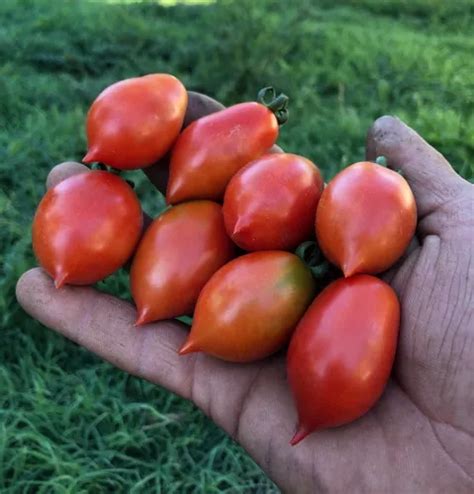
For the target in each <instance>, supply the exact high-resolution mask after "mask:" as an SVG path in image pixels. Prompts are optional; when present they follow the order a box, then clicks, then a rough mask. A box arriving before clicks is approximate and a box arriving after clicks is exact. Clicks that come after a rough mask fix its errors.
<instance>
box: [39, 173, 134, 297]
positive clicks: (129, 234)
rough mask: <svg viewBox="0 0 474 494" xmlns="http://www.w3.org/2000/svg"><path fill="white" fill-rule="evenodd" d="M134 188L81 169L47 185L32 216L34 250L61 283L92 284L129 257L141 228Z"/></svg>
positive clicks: (120, 180)
mask: <svg viewBox="0 0 474 494" xmlns="http://www.w3.org/2000/svg"><path fill="white" fill-rule="evenodd" d="M142 222H143V218H142V211H141V207H140V203H139V202H138V199H137V196H136V195H135V193H134V192H133V190H132V188H131V187H130V186H129V185H128V184H127V183H126V182H125V181H124V180H122V179H121V178H119V177H117V176H116V175H113V174H112V173H108V172H104V171H91V172H89V173H81V174H79V175H74V176H72V177H69V178H67V179H66V180H63V181H62V182H60V183H59V184H58V185H56V186H55V187H53V188H52V189H49V190H48V192H47V193H46V194H45V196H44V197H43V199H42V200H41V202H40V204H39V206H38V209H37V210H36V214H35V218H34V220H33V249H34V252H35V255H36V257H37V259H38V261H39V263H40V264H41V266H42V267H43V269H44V270H45V271H46V272H47V273H48V274H49V275H50V276H51V277H52V278H53V279H54V282H55V285H56V287H57V288H59V287H60V286H62V285H63V284H65V283H67V284H71V285H89V284H92V283H95V282H97V281H99V280H102V279H103V278H105V277H106V276H108V275H110V274H112V273H113V272H114V271H116V270H117V269H119V268H120V267H121V266H122V265H123V264H125V263H126V262H127V260H128V259H129V258H130V256H131V255H132V253H133V250H134V248H135V246H136V244H137V242H138V239H139V237H140V233H141V229H142Z"/></svg>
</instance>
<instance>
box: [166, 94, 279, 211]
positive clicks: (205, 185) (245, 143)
mask: <svg viewBox="0 0 474 494" xmlns="http://www.w3.org/2000/svg"><path fill="white" fill-rule="evenodd" d="M276 100H278V98H277V99H276ZM276 100H275V101H276ZM282 101H284V100H282ZM285 101H286V100H285ZM285 101H284V102H283V105H286V103H285ZM277 114H278V110H277ZM277 137H278V120H277V117H276V116H275V114H274V112H273V111H272V110H271V109H270V108H268V107H267V106H265V105H264V104H261V103H256V102H250V103H241V104H238V105H234V106H231V107H229V108H226V109H225V110H221V111H219V112H217V113H213V114H212V115H207V116H205V117H202V118H200V119H198V120H195V121H194V122H193V123H192V124H191V125H189V126H188V127H186V129H185V130H184V131H183V132H182V133H181V135H180V136H179V138H178V140H177V141H176V144H175V146H174V147H173V151H172V154H171V161H170V178H169V182H168V188H167V192H166V199H167V201H168V203H169V204H176V203H178V202H183V201H187V200H190V199H212V200H216V201H219V200H221V199H222V198H223V196H224V191H225V188H226V186H227V184H228V183H229V180H230V179H231V178H232V176H233V175H234V174H235V173H236V172H237V171H238V170H240V168H242V167H243V166H244V165H246V164H247V163H249V162H250V161H252V160H254V159H256V158H258V157H259V156H261V155H263V154H264V153H265V152H266V151H268V149H269V148H271V147H272V146H273V144H275V142H276V140H277Z"/></svg>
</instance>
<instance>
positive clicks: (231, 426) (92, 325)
mask: <svg viewBox="0 0 474 494" xmlns="http://www.w3.org/2000/svg"><path fill="white" fill-rule="evenodd" d="M16 296H17V300H18V302H19V303H20V305H21V306H22V307H23V309H24V310H25V311H26V312H27V313H28V314H30V315H31V316H32V317H34V318H35V319H37V320H38V321H40V322H41V323H42V324H44V325H45V326H48V327H49V328H51V329H53V330H55V331H57V332H58V333H60V334H62V335H64V336H65V337H66V338H68V339H70V340H72V341H74V342H76V343H78V344H79V345H82V346H84V347H85V348H87V349H88V350H90V351H91V352H93V353H95V354H97V355H98V356H100V357H102V358H103V359H105V360H107V361H108V362H110V363H112V364H114V365H116V366H117V367H119V368H120V369H122V370H124V371H126V372H128V373H130V374H133V375H135V376H138V377H141V378H144V379H147V380H148V381H151V382H153V383H155V384H159V385H161V386H164V387H166V388H168V389H169V390H171V391H173V392H174V393H177V394H179V395H181V396H183V397H184V398H187V399H191V400H193V401H194V402H195V403H196V405H198V406H199V407H200V408H201V409H202V410H203V411H204V412H205V413H206V414H208V415H210V416H211V418H212V419H213V420H215V421H216V422H217V424H218V425H220V426H221V427H222V428H224V430H226V431H227V432H229V433H230V434H232V433H233V432H235V424H236V422H237V420H238V416H239V410H240V404H241V402H242V400H243V397H244V396H245V393H246V391H247V389H248V387H249V383H251V382H252V381H253V380H254V377H255V375H256V373H257V372H258V369H257V368H256V367H255V366H253V365H234V364H229V363H227V362H222V361H219V360H217V359H214V358H211V357H206V356H205V355H203V354H192V355H186V356H183V357H180V356H179V355H178V353H177V351H178V349H179V348H180V347H181V346H182V344H183V342H184V340H185V339H186V336H187V330H186V327H185V326H184V325H182V324H180V323H178V322H174V321H163V322H159V323H155V324H148V325H146V326H143V327H140V328H136V327H134V322H135V320H136V311H135V308H134V307H133V306H132V305H131V304H129V303H127V302H124V301H122V300H119V299H117V298H115V297H112V296H111V295H108V294H105V293H101V292H99V291H97V290H95V289H94V288H91V287H78V286H67V285H66V286H64V287H63V288H61V289H59V290H58V289H56V288H54V285H53V282H52V280H51V279H50V278H49V277H48V276H47V275H46V274H45V272H44V271H43V270H42V269H40V268H35V269H32V270H30V271H28V272H26V273H25V274H23V276H22V277H21V278H20V280H19V281H18V283H17V287H16Z"/></svg>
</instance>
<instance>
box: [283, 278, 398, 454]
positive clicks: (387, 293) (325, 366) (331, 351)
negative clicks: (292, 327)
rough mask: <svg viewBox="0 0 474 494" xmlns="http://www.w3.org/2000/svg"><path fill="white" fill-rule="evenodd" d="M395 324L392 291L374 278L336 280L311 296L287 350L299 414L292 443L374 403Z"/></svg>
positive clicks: (384, 377)
mask: <svg viewBox="0 0 474 494" xmlns="http://www.w3.org/2000/svg"><path fill="white" fill-rule="evenodd" d="M399 322H400V305H399V303H398V299H397V296H396V295H395V292H394V291H393V290H392V288H390V286H389V285H387V284H386V283H385V282H383V281H381V280H379V279H378V278H375V277H373V276H369V275H356V276H353V277H351V278H345V279H344V278H342V279H339V280H337V281H335V282H333V283H331V284H330V285H329V286H328V287H327V288H326V289H325V290H323V291H322V292H321V294H320V295H319V296H318V297H316V299H315V301H314V302H313V303H312V304H311V306H310V308H309V309H308V311H307V312H306V314H305V315H304V317H303V319H301V321H300V323H299V324H298V327H297V328H296V331H295V333H294V336H293V338H292V340H291V343H290V347H289V350H288V361H287V370H288V379H289V383H290V386H291V390H292V392H293V396H294V398H295V401H296V408H297V410H298V430H297V432H296V434H295V436H294V437H293V439H292V441H291V444H293V445H294V444H297V443H298V442H299V441H301V440H302V439H304V438H305V437H306V436H307V435H308V434H310V433H311V432H313V431H315V430H317V429H323V428H326V427H336V426H339V425H343V424H347V423H348V422H351V421H353V420H355V419H357V418H358V417H360V416H361V415H363V414H364V413H366V412H367V411H368V410H369V408H370V407H371V406H372V405H373V404H374V403H375V402H376V401H377V400H378V398H379V397H380V395H381V394H382V391H383V389H384V387H385V384H386V383H387V380H388V378H389V375H390V370H391V368H392V364H393V360H394V356H395V350H396V345H397V335H398V328H399Z"/></svg>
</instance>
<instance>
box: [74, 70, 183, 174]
mask: <svg viewBox="0 0 474 494" xmlns="http://www.w3.org/2000/svg"><path fill="white" fill-rule="evenodd" d="M187 104H188V94H187V92H186V89H185V87H184V86H183V85H182V84H181V82H180V81H179V80H178V79H176V77H173V76H172V75H168V74H151V75H146V76H143V77H135V78H133V79H125V80H124V81H120V82H116V83H115V84H112V85H111V86H109V87H108V88H106V89H105V90H104V91H102V93H100V94H99V96H98V97H97V99H96V100H95V101H94V103H92V106H91V107H90V110H89V113H88V115H87V140H88V144H89V148H88V152H87V154H86V156H85V157H84V159H83V161H84V163H92V162H94V161H100V162H101V163H105V164H106V165H109V166H113V167H114V168H120V169H122V170H133V169H135V168H143V167H146V166H149V165H152V164H153V163H154V162H156V161H158V160H159V159H160V158H162V157H163V156H164V154H165V153H166V152H167V151H168V150H169V149H170V148H171V146H172V144H173V143H174V141H175V140H176V138H177V137H178V134H179V132H180V130H181V127H182V125H183V120H184V114H185V112H186V106H187Z"/></svg>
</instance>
